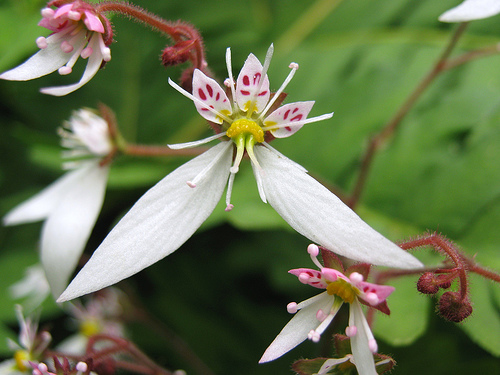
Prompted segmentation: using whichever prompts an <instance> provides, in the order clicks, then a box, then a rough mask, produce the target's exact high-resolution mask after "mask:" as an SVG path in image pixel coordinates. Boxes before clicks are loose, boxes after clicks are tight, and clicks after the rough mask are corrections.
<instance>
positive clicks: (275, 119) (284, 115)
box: [264, 101, 314, 138]
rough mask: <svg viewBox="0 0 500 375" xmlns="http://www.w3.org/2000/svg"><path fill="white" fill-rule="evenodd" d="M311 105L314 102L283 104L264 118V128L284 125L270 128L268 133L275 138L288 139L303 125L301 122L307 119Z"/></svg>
mask: <svg viewBox="0 0 500 375" xmlns="http://www.w3.org/2000/svg"><path fill="white" fill-rule="evenodd" d="M313 105H314V101H309V102H297V103H290V104H285V105H283V106H281V107H279V108H278V109H277V110H275V111H274V112H273V113H271V114H270V115H269V116H267V117H266V119H265V120H264V126H265V127H268V126H269V127H272V126H273V125H276V126H280V125H282V126H283V125H286V126H283V127H279V128H276V129H274V130H273V129H272V128H271V129H270V132H271V133H272V135H274V136H275V137H276V138H285V137H289V136H291V135H292V134H294V133H295V132H297V131H298V130H299V129H300V128H301V127H302V126H303V125H304V123H303V122H302V121H304V120H305V119H306V118H307V115H309V112H311V109H312V107H313Z"/></svg>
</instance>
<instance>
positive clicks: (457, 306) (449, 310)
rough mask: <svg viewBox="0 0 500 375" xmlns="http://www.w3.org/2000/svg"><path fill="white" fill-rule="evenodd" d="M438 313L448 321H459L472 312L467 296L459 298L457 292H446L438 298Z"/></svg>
mask: <svg viewBox="0 0 500 375" xmlns="http://www.w3.org/2000/svg"><path fill="white" fill-rule="evenodd" d="M438 308H439V313H440V314H441V316H442V317H443V318H445V319H446V320H449V321H450V322H455V323H460V322H461V321H463V320H464V319H465V318H467V317H468V316H469V315H470V314H472V305H471V303H470V302H469V300H468V299H467V298H465V299H463V300H461V297H460V294H459V293H457V292H446V293H444V294H443V295H442V296H441V298H440V300H439V305H438Z"/></svg>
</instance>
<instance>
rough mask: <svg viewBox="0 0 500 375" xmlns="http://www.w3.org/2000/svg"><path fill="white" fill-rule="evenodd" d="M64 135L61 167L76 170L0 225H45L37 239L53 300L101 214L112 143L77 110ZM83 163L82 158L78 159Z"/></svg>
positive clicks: (101, 125)
mask: <svg viewBox="0 0 500 375" xmlns="http://www.w3.org/2000/svg"><path fill="white" fill-rule="evenodd" d="M66 128H67V129H65V130H61V132H60V133H61V135H62V137H63V139H62V144H63V146H66V147H72V150H69V151H68V152H67V154H66V156H70V157H73V158H74V157H79V159H78V160H77V161H71V162H66V163H65V166H66V167H67V168H69V167H71V168H75V169H74V170H72V171H70V172H68V173H66V174H65V175H63V176H62V177H61V178H59V179H58V180H56V181H55V182H54V183H53V184H51V185H49V186H48V187H47V188H45V189H44V190H42V191H41V192H40V193H38V194H37V195H35V196H34V197H32V198H30V199H28V200H27V201H25V202H23V203H21V204H20V205H19V206H17V207H15V208H14V209H13V210H11V211H10V212H9V213H7V215H5V216H4V218H3V223H4V225H17V224H23V223H30V222H35V221H39V220H45V222H44V225H43V228H42V238H41V245H40V246H41V252H40V253H41V254H40V256H41V262H42V265H43V268H44V270H45V275H46V277H47V280H48V282H49V285H50V288H51V290H52V293H53V295H54V296H58V295H59V294H60V293H61V292H62V291H63V290H64V288H65V287H66V285H67V284H68V280H69V277H70V276H71V274H72V273H73V271H74V270H75V267H76V265H77V263H78V260H79V259H80V256H81V254H82V252H83V249H84V247H85V244H86V243H87V240H88V238H89V236H90V232H91V231H92V228H93V227H94V224H95V221H96V220H97V216H98V214H99V212H100V210H101V206H102V202H103V200H104V193H105V190H106V183H107V179H108V173H109V165H108V164H107V165H101V159H102V157H104V156H106V155H107V154H109V153H110V152H111V151H112V149H113V146H112V142H111V140H110V136H109V133H108V130H107V129H108V124H107V123H106V121H104V119H102V118H101V117H99V116H97V115H96V114H95V113H93V112H91V111H90V110H87V109H81V110H79V111H76V112H75V113H74V114H73V116H72V118H71V119H70V120H69V122H68V123H67V124H66ZM82 158H83V159H82Z"/></svg>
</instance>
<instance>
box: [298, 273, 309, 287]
mask: <svg viewBox="0 0 500 375" xmlns="http://www.w3.org/2000/svg"><path fill="white" fill-rule="evenodd" d="M310 278H311V276H309V275H308V274H307V273H305V272H302V273H301V274H300V275H299V277H298V279H299V281H300V282H301V283H302V284H307V282H308V281H309V279H310Z"/></svg>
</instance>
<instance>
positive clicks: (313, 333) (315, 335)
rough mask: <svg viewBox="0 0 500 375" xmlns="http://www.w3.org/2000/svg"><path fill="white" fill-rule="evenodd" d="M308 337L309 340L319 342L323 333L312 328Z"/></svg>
mask: <svg viewBox="0 0 500 375" xmlns="http://www.w3.org/2000/svg"><path fill="white" fill-rule="evenodd" d="M307 338H308V339H309V340H311V341H312V342H319V339H320V338H321V334H320V333H318V332H316V331H315V330H313V329H312V330H310V331H309V333H308V334H307Z"/></svg>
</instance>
